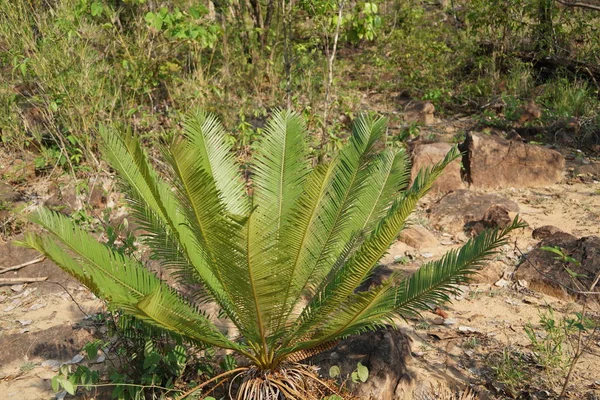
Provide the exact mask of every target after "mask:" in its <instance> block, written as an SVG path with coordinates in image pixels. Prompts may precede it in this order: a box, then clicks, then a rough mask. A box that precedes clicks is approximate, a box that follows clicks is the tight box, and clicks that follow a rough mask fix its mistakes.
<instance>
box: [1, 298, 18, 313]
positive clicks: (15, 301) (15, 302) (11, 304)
mask: <svg viewBox="0 0 600 400" xmlns="http://www.w3.org/2000/svg"><path fill="white" fill-rule="evenodd" d="M20 305H21V300H18V299H16V300H13V301H12V302H11V303H10V306H8V307H6V308H5V309H4V312H10V311H12V310H14V309H15V308H17V307H19V306H20Z"/></svg>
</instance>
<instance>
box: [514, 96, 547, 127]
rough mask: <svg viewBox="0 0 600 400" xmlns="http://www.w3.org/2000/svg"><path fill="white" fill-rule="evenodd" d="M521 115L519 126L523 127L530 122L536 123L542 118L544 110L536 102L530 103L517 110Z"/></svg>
mask: <svg viewBox="0 0 600 400" xmlns="http://www.w3.org/2000/svg"><path fill="white" fill-rule="evenodd" d="M517 113H518V114H519V122H518V124H519V125H523V124H524V123H526V122H529V121H535V120H538V119H540V118H541V117H542V108H541V107H540V106H539V105H537V104H536V103H535V102H533V101H530V102H529V103H527V104H525V105H523V106H521V107H519V109H518V110H517Z"/></svg>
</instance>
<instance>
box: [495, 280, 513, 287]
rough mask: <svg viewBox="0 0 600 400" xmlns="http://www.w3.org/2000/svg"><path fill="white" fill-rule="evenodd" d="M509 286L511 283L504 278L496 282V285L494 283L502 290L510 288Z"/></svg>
mask: <svg viewBox="0 0 600 400" xmlns="http://www.w3.org/2000/svg"><path fill="white" fill-rule="evenodd" d="M509 285H510V282H509V281H507V280H506V279H504V278H502V279H500V280H498V281H496V283H494V286H497V287H501V288H504V287H508V286H509Z"/></svg>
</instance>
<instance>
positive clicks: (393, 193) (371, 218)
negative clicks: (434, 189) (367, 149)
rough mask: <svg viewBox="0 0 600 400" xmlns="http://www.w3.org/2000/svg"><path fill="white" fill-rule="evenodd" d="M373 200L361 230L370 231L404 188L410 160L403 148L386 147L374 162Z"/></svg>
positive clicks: (408, 174) (406, 182) (408, 177)
mask: <svg viewBox="0 0 600 400" xmlns="http://www.w3.org/2000/svg"><path fill="white" fill-rule="evenodd" d="M374 169H375V170H374V171H373V173H372V175H373V178H372V180H373V186H374V187H373V192H375V193H374V201H373V203H372V207H371V209H370V211H369V213H368V215H367V219H366V223H365V224H364V228H363V229H361V231H365V232H370V231H371V230H372V229H373V228H374V227H375V225H376V224H377V222H378V221H379V220H381V218H383V217H384V215H385V214H386V213H387V210H388V209H389V208H390V207H391V205H392V204H393V202H394V200H395V199H396V197H397V196H398V195H399V194H400V193H401V192H402V191H404V190H406V188H407V185H408V182H409V180H410V162H409V157H408V154H407V153H406V150H405V149H404V148H401V149H399V150H398V149H386V150H384V151H383V152H382V153H381V154H380V155H379V156H378V160H377V162H375V163H374Z"/></svg>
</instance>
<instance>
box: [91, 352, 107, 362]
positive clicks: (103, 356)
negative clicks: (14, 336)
mask: <svg viewBox="0 0 600 400" xmlns="http://www.w3.org/2000/svg"><path fill="white" fill-rule="evenodd" d="M105 360H106V355H105V354H104V353H103V354H100V355H99V356H98V358H96V361H94V363H96V364H100V363H103V362H104V361H105Z"/></svg>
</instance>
